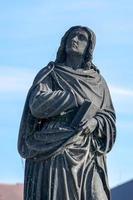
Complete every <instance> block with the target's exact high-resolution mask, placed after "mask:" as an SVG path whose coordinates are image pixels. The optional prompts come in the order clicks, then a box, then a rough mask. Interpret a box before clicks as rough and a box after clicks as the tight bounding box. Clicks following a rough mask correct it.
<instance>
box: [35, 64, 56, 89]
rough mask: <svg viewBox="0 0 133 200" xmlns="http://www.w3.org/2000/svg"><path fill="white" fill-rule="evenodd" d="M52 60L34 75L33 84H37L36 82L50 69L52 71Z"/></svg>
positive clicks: (43, 77) (46, 74) (48, 72)
mask: <svg viewBox="0 0 133 200" xmlns="http://www.w3.org/2000/svg"><path fill="white" fill-rule="evenodd" d="M54 66H55V64H54V62H52V61H51V62H49V63H48V65H47V66H45V67H43V68H42V69H41V70H40V71H39V72H38V73H37V75H36V76H35V79H34V81H33V85H34V86H35V85H37V84H38V83H40V82H41V81H42V80H43V79H45V78H46V77H47V76H48V75H49V74H50V72H51V71H53V69H54Z"/></svg>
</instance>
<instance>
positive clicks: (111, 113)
mask: <svg viewBox="0 0 133 200" xmlns="http://www.w3.org/2000/svg"><path fill="white" fill-rule="evenodd" d="M95 119H96V120H97V127H96V131H95V132H94V134H93V142H94V145H95V147H96V148H97V151H99V152H101V153H107V152H109V151H110V150H111V149H112V147H113V144H114V142H115V138H116V115H115V110H114V107H113V104H112V99H111V95H110V91H109V89H108V86H107V84H106V82H105V80H104V79H103V103H102V105H101V108H100V109H99V110H98V112H97V114H96V116H95Z"/></svg>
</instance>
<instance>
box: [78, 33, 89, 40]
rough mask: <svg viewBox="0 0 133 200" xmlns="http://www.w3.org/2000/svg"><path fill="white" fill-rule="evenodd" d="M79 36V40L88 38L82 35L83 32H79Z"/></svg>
mask: <svg viewBox="0 0 133 200" xmlns="http://www.w3.org/2000/svg"><path fill="white" fill-rule="evenodd" d="M78 38H79V40H82V41H83V40H84V41H87V38H86V37H85V36H84V35H82V34H79V36H78Z"/></svg>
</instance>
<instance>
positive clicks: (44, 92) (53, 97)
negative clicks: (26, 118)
mask: <svg viewBox="0 0 133 200" xmlns="http://www.w3.org/2000/svg"><path fill="white" fill-rule="evenodd" d="M76 106H77V101H76V97H75V95H74V93H73V92H72V91H71V92H69V91H63V90H56V91H52V89H51V88H50V87H49V85H48V84H47V83H40V84H39V85H38V86H37V87H36V88H35V89H34V91H33V92H32V93H31V97H30V100H29V107H30V110H31V113H32V115H33V116H34V117H36V118H49V117H52V116H56V115H59V114H60V113H61V112H63V111H66V110H68V109H71V108H73V107H76Z"/></svg>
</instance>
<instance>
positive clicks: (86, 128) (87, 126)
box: [79, 118, 97, 134]
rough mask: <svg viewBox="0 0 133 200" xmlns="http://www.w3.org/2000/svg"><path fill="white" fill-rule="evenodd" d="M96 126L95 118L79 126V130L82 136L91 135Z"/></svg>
mask: <svg viewBox="0 0 133 200" xmlns="http://www.w3.org/2000/svg"><path fill="white" fill-rule="evenodd" d="M96 126H97V120H96V119H95V118H91V119H90V120H86V121H84V122H82V123H81V124H79V130H81V131H82V132H83V133H84V134H90V133H92V132H93V131H94V130H95V128H96Z"/></svg>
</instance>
